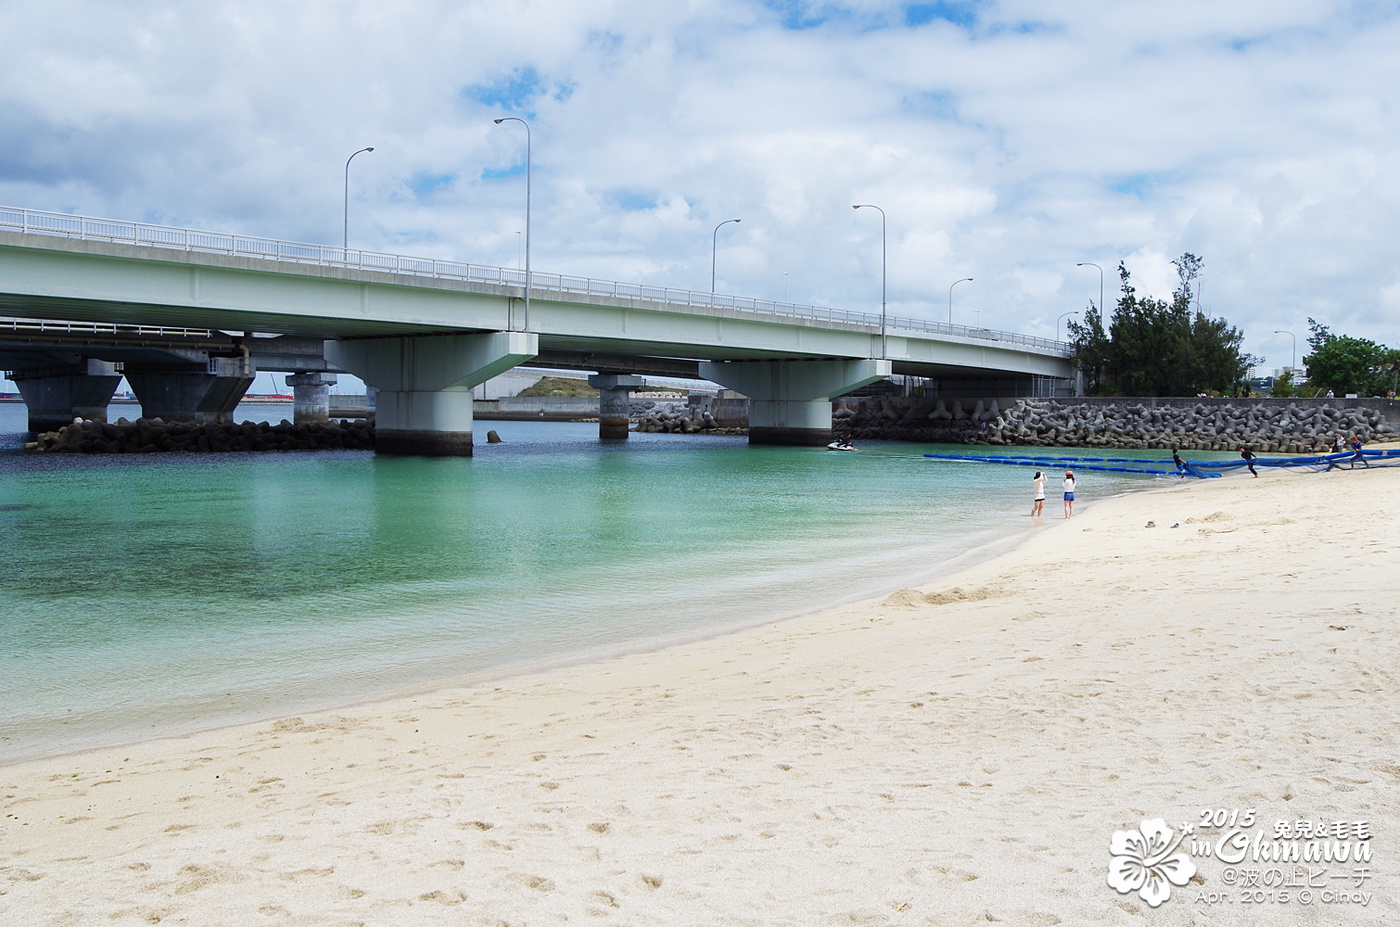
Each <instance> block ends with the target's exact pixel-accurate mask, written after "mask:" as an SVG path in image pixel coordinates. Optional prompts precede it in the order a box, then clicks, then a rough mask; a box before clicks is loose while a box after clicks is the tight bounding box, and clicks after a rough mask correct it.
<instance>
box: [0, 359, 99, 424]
mask: <svg viewBox="0 0 1400 927" xmlns="http://www.w3.org/2000/svg"><path fill="white" fill-rule="evenodd" d="M10 376H11V378H12V379H13V380H14V381H15V385H16V386H18V387H19V394H20V396H22V397H23V398H24V404H25V406H26V407H27V409H28V412H29V430H30V431H32V432H36V433H37V432H41V431H56V430H57V429H59V428H62V427H63V426H64V425H67V424H70V423H71V422H72V421H73V419H75V418H84V419H93V420H95V421H99V422H105V421H107V404H108V403H110V402H111V401H112V394H113V393H114V392H116V390H117V384H119V383H121V381H122V376H121V374H119V373H117V369H116V365H115V364H110V363H108V362H107V361H100V360H92V359H86V360H83V361H80V362H79V363H76V364H67V365H64V366H62V367H44V368H39V369H34V370H16V371H14V372H12V373H11V374H10Z"/></svg>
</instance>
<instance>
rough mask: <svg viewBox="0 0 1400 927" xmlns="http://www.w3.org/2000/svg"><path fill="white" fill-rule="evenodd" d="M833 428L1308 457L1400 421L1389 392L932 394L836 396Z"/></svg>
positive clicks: (1369, 437)
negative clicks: (1295, 395) (1338, 439)
mask: <svg viewBox="0 0 1400 927" xmlns="http://www.w3.org/2000/svg"><path fill="white" fill-rule="evenodd" d="M832 425H833V428H834V429H835V430H836V432H837V433H840V434H849V435H851V436H852V437H854V438H862V439H867V440H868V439H872V438H876V439H879V438H883V439H892V440H904V441H930V442H944V443H954V444H992V445H998V444H1000V445H1026V446H1052V447H1099V448H1118V449H1124V450H1130V449H1143V448H1171V447H1179V448H1183V449H1191V450H1235V449H1237V448H1239V447H1241V446H1242V445H1246V444H1247V445H1249V446H1250V447H1251V448H1252V449H1254V450H1255V451H1264V452H1270V453H1293V454H1305V453H1311V452H1312V451H1314V450H1323V449H1330V447H1331V442H1332V440H1333V438H1334V437H1335V436H1336V435H1337V434H1341V435H1342V436H1343V437H1344V438H1349V437H1351V436H1353V435H1355V436H1357V437H1359V438H1360V439H1361V440H1362V441H1363V442H1370V441H1375V440H1387V439H1390V438H1391V437H1393V436H1394V435H1395V434H1396V433H1397V430H1400V429H1398V428H1397V426H1400V402H1397V401H1395V400H1391V399H1228V398H1222V399H1191V398H1113V399H1102V398H1082V399H1014V400H1006V399H986V400H981V399H978V400H970V399H936V398H923V397H912V398H911V397H892V398H874V399H861V400H859V401H853V400H848V399H842V400H837V406H836V409H835V411H834V412H833V421H832Z"/></svg>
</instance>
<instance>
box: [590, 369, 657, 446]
mask: <svg viewBox="0 0 1400 927" xmlns="http://www.w3.org/2000/svg"><path fill="white" fill-rule="evenodd" d="M588 385H589V386H591V387H593V388H594V389H596V390H597V391H598V437H599V438H601V439H602V440H604V441H608V440H626V438H627V429H628V426H629V425H630V424H631V421H632V390H634V389H641V388H642V387H643V386H645V385H646V381H645V380H643V379H642V378H641V377H634V376H626V375H624V374H618V373H600V374H597V375H596V376H591V377H589V378H588Z"/></svg>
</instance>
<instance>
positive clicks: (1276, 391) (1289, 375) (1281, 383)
mask: <svg viewBox="0 0 1400 927" xmlns="http://www.w3.org/2000/svg"><path fill="white" fill-rule="evenodd" d="M1269 395H1270V396H1272V397H1273V398H1274V399H1291V398H1292V397H1293V371H1291V370H1287V371H1284V373H1283V374H1281V375H1280V376H1277V377H1274V385H1273V386H1272V387H1271V388H1270V389H1269Z"/></svg>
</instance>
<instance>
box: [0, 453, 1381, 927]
mask: <svg viewBox="0 0 1400 927" xmlns="http://www.w3.org/2000/svg"><path fill="white" fill-rule="evenodd" d="M1397 491H1400V470H1396V469H1379V468H1378V469H1376V470H1372V471H1359V472H1355V471H1343V472H1339V473H1327V474H1312V475H1306V476H1305V475H1298V474H1288V473H1265V474H1264V475H1263V476H1261V477H1260V478H1258V479H1250V478H1248V477H1240V476H1234V477H1226V478H1224V479H1220V480H1211V481H1208V482H1200V483H1195V484H1184V485H1182V484H1178V485H1169V486H1163V487H1159V488H1154V489H1152V490H1147V491H1144V492H1132V493H1128V494H1125V495H1122V496H1119V497H1116V498H1110V499H1103V500H1098V501H1096V502H1095V503H1094V505H1092V506H1089V507H1086V508H1085V509H1084V510H1083V511H1077V512H1076V514H1075V517H1074V518H1073V519H1071V520H1070V521H1069V522H1068V523H1067V524H1066V523H1064V522H1063V521H1062V520H1061V519H1056V518H1051V519H1047V521H1053V522H1058V523H1059V524H1058V525H1051V526H1047V527H1061V528H1065V529H1068V530H1063V531H1037V532H1026V533H1025V534H1026V535H1027V536H1026V537H1024V538H1022V539H1021V540H1020V543H1017V544H1015V545H1014V546H1013V547H1012V548H1011V549H1010V550H1006V551H1002V552H999V553H998V554H997V555H995V556H991V557H989V558H988V559H985V560H983V561H980V562H978V563H975V564H970V565H965V566H964V567H963V568H961V569H958V570H956V571H955V572H953V573H950V574H948V575H946V576H943V577H941V578H939V579H937V580H935V581H932V582H928V583H923V584H921V587H920V588H919V589H917V590H902V591H900V592H897V593H895V594H893V595H891V596H888V597H886V598H885V599H883V600H875V601H863V602H858V603H853V604H848V605H843V606H838V607H835V608H830V609H825V610H820V611H816V612H811V613H807V614H803V615H800V616H797V617H791V618H787V619H785V620H783V621H780V622H777V623H772V624H763V625H759V626H755V627H750V628H746V629H743V630H738V631H731V632H729V633H725V634H723V635H718V636H711V637H708V638H706V639H703V640H699V641H694V642H689V643H682V644H679V645H674V646H670V647H666V648H662V649H657V650H650V651H645V652H634V653H629V654H625V655H620V656H613V657H609V658H605V659H601V660H597V661H595V662H589V663H585V664H578V665H572V666H559V667H552V668H549V669H546V670H543V671H541V672H537V673H532V674H526V675H520V676H511V677H509V678H505V679H497V680H492V681H489V682H478V683H476V684H474V685H471V686H466V687H448V688H439V689H435V690H433V691H430V692H418V693H413V694H408V695H404V696H401V697H399V698H395V699H389V700H385V701H382V702H371V703H365V704H358V705H354V706H348V707H345V708H342V709H335V710H331V711H324V712H315V713H312V712H308V713H305V714H304V715H303V716H301V717H296V718H283V719H281V720H279V721H275V722H271V723H268V722H261V723H257V724H250V725H243V726H238V727H232V728H221V729H218V730H213V731H206V732H202V733H198V734H192V735H187V736H185V737H181V738H178V739H174V740H162V741H147V742H143V743H139V744H134V745H130V746H127V747H121V748H115V749H114V748H101V749H98V750H95V751H89V752H86V753H82V754H69V755H66V756H62V757H54V758H48V759H42V760H28V761H21V762H19V763H16V764H11V765H7V766H5V767H0V786H3V787H4V792H3V794H4V796H5V798H4V801H3V804H4V806H5V814H7V815H10V817H7V818H6V819H5V820H4V823H3V824H0V834H3V835H4V839H3V841H0V847H3V850H0V854H3V855H0V873H4V874H7V875H10V876H11V880H10V882H9V883H8V886H9V887H8V888H7V889H4V888H0V913H4V912H5V911H13V912H15V913H16V914H17V915H18V916H20V917H21V918H23V917H24V916H25V915H30V916H35V917H38V916H41V912H42V916H43V917H48V918H49V919H50V920H52V921H53V922H54V923H57V922H59V921H60V919H62V918H63V917H65V916H67V917H69V919H72V918H73V917H77V918H78V919H79V920H82V921H92V920H96V919H99V918H100V919H104V920H105V919H109V918H110V919H113V920H114V921H117V922H121V921H122V919H124V918H130V919H133V920H135V919H140V918H145V919H146V920H147V921H150V920H151V918H152V917H156V918H160V919H164V918H176V919H179V920H180V921H181V922H184V923H192V924H216V923H226V922H227V921H228V920H230V919H233V920H240V921H241V920H247V919H250V918H251V917H252V915H254V914H256V913H258V912H261V913H263V914H264V915H268V916H274V915H275V916H283V915H285V916H288V917H294V918H296V919H297V922H298V923H308V924H338V923H344V922H347V921H352V920H366V921H368V922H378V923H387V922H392V923H395V924H420V923H422V924H428V923H437V922H440V920H441V918H442V916H443V914H444V913H448V912H445V911H444V908H451V907H454V906H457V905H462V906H463V907H462V915H465V916H466V917H467V920H466V921H465V922H469V923H477V922H480V923H491V922H494V921H495V920H509V921H510V922H512V923H517V922H523V923H542V922H547V921H548V922H554V921H558V920H562V919H569V918H578V917H584V916H588V917H596V918H598V919H601V920H604V922H606V919H607V918H609V917H613V918H620V919H621V920H622V921H623V922H628V923H668V924H697V925H698V924H711V923H720V922H725V923H733V922H743V921H745V920H746V919H748V920H752V921H754V922H756V923H757V922H762V923H765V924H793V925H797V924H811V923H820V922H828V921H830V922H836V921H841V922H849V923H872V924H878V923H891V924H905V923H909V924H945V923H947V924H954V923H968V922H971V921H972V920H977V919H991V920H1000V921H1003V922H1006V923H1009V924H1026V925H1044V924H1053V923H1059V922H1068V923H1104V924H1117V923H1135V922H1136V921H1134V920H1133V919H1132V918H1133V916H1134V915H1145V916H1147V917H1150V918H1152V919H1153V920H1154V922H1156V921H1158V920H1160V922H1161V923H1163V924H1172V925H1176V924H1188V923H1199V922H1201V921H1200V919H1201V918H1205V919H1206V920H1208V921H1209V922H1210V923H1222V924H1252V923H1257V922H1259V921H1261V920H1268V921H1269V922H1270V923H1284V924H1292V923H1299V924H1304V923H1307V924H1311V923H1318V922H1322V921H1325V922H1327V923H1343V924H1350V923H1357V924H1370V923H1376V922H1378V921H1380V920H1383V919H1385V918H1387V917H1392V918H1393V917H1395V916H1397V914H1400V880H1397V878H1396V876H1395V868H1394V859H1395V854H1396V853H1397V852H1400V848H1397V847H1396V846H1395V844H1394V834H1395V833H1396V832H1397V830H1400V828H1397V825H1400V812H1397V809H1396V807H1395V803H1394V800H1393V798H1394V794H1395V788H1396V785H1397V782H1400V764H1396V762H1395V760H1394V759H1393V757H1392V753H1393V751H1392V745H1393V743H1394V742H1395V740H1396V739H1397V737H1400V713H1397V709H1396V707H1395V706H1394V705H1393V704H1392V699H1391V698H1390V696H1389V695H1388V693H1391V692H1392V691H1393V687H1394V670H1393V667H1394V666H1395V665H1396V664H1397V659H1398V658H1400V644H1397V640H1400V638H1398V637H1397V635H1396V633H1395V632H1396V631H1397V630H1400V627H1397V625H1400V620H1397V616H1396V610H1395V606H1394V605H1393V602H1394V601H1395V600H1396V596H1397V594H1400V577H1397V576H1396V575H1395V572H1394V571H1393V570H1390V569H1388V568H1387V562H1388V558H1389V555H1390V552H1391V551H1393V550H1394V548H1395V546H1396V545H1397V544H1400V525H1397V524H1396V523H1395V522H1396V520H1395V519H1394V518H1393V517H1392V516H1390V515H1388V514H1382V515H1379V516H1377V515H1375V513H1374V512H1373V508H1374V506H1373V502H1374V500H1375V499H1376V498H1378V497H1384V496H1387V495H1394V493H1395V492H1397ZM1149 520H1150V521H1153V522H1155V524H1154V526H1153V527H1151V528H1148V527H1146V522H1147V521H1149ZM1173 524H1176V525H1179V527H1177V528H1172V527H1171V525H1173ZM904 603H909V604H904ZM1247 807H1254V808H1257V809H1258V812H1259V815H1260V817H1261V820H1263V821H1266V822H1272V821H1274V820H1276V819H1287V820H1293V819H1294V818H1311V819H1315V820H1328V821H1331V820H1341V819H1347V820H1354V821H1365V822H1367V825H1368V827H1369V829H1370V832H1371V833H1372V834H1374V835H1375V837H1374V851H1375V861H1374V863H1373V867H1374V868H1373V875H1372V877H1371V880H1370V882H1369V883H1368V884H1367V885H1366V886H1365V888H1366V891H1368V892H1370V893H1371V894H1370V898H1369V900H1368V901H1366V902H1365V903H1364V904H1362V903H1361V902H1356V903H1354V904H1347V905H1346V906H1342V905H1339V904H1338V905H1329V906H1328V907H1327V908H1326V909H1325V910H1313V907H1319V906H1320V903H1319V904H1318V905H1314V906H1313V907H1304V906H1301V905H1298V904H1296V903H1294V904H1292V905H1280V904H1273V905H1271V906H1270V907H1269V908H1268V909H1266V910H1260V909H1257V908H1255V907H1253V906H1249V905H1241V904H1239V903H1238V900H1236V902H1235V903H1234V904H1224V903H1219V902H1216V903H1211V902H1207V901H1197V900H1196V895H1197V894H1198V893H1205V892H1216V893H1219V892H1222V891H1226V890H1233V888H1232V886H1230V885H1227V884H1226V882H1225V879H1224V875H1223V873H1222V864H1221V863H1220V861H1219V860H1216V859H1198V860H1197V861H1196V862H1197V864H1198V865H1197V872H1198V876H1199V877H1200V878H1199V881H1197V882H1192V883H1189V884H1188V885H1186V886H1184V887H1176V888H1173V890H1172V897H1171V898H1170V899H1169V900H1168V901H1167V902H1166V903H1164V904H1163V906H1162V907H1161V908H1158V909H1156V910H1155V911H1153V910H1151V909H1150V908H1149V907H1148V906H1147V905H1146V904H1145V903H1144V902H1143V901H1141V900H1140V899H1139V898H1138V897H1137V896H1136V895H1135V894H1126V895H1125V894H1119V893H1117V892H1115V891H1114V890H1113V889H1111V888H1109V887H1108V885H1107V883H1106V876H1107V872H1108V862H1109V857H1110V854H1109V852H1108V848H1109V839H1110V837H1111V836H1112V835H1113V833H1114V832H1115V831H1118V830H1123V829H1125V828H1129V827H1135V826H1137V825H1138V823H1139V822H1140V821H1141V820H1143V819H1150V818H1163V819H1165V820H1166V821H1167V822H1168V823H1169V825H1170V826H1172V827H1174V828H1175V827H1179V826H1180V824H1181V823H1182V822H1189V821H1192V820H1196V819H1198V818H1199V816H1200V812H1201V809H1203V808H1226V809H1228V808H1241V809H1243V808H1247ZM6 884H7V883H4V882H0V886H4V885H6ZM231 912H238V913H237V914H231ZM1149 912H1150V913H1149ZM1319 918H1321V919H1322V920H1321V921H1319V920H1318V919H1319Z"/></svg>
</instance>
